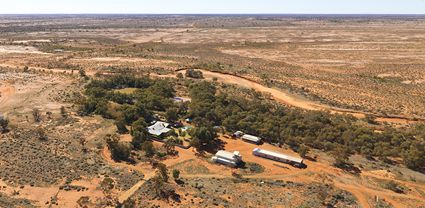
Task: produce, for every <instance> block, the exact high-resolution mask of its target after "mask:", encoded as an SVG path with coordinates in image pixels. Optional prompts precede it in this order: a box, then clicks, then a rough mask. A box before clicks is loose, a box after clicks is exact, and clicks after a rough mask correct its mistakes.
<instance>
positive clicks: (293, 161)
mask: <svg viewBox="0 0 425 208" xmlns="http://www.w3.org/2000/svg"><path fill="white" fill-rule="evenodd" d="M252 154H253V155H255V156H258V157H263V158H267V159H270V160H274V161H278V162H283V163H287V164H290V165H293V166H297V167H302V166H303V165H304V163H303V159H302V158H298V157H293V156H289V155H285V154H282V153H278V152H273V151H270V150H263V149H260V148H255V149H254V150H253V151H252Z"/></svg>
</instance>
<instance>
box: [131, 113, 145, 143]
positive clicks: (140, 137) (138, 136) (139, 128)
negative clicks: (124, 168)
mask: <svg viewBox="0 0 425 208" xmlns="http://www.w3.org/2000/svg"><path fill="white" fill-rule="evenodd" d="M131 136H133V138H132V140H131V144H132V145H133V147H134V148H135V149H140V148H141V147H142V144H143V143H144V142H145V141H148V140H149V132H148V130H147V124H146V122H145V119H144V118H141V119H139V120H137V121H135V122H134V123H133V125H132V127H131Z"/></svg>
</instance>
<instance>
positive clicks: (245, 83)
mask: <svg viewBox="0 0 425 208" xmlns="http://www.w3.org/2000/svg"><path fill="white" fill-rule="evenodd" d="M184 71H185V69H182V70H179V72H184ZM201 71H202V73H203V74H204V77H205V78H206V79H208V80H212V79H213V78H216V79H217V81H219V82H223V83H226V84H234V85H238V86H241V87H245V88H250V89H254V90H256V91H259V92H263V93H267V94H270V95H271V96H272V97H273V98H274V99H275V100H276V101H278V102H280V103H283V104H286V105H290V106H294V107H297V108H301V109H305V110H315V111H329V112H331V113H338V114H349V115H352V116H354V117H356V118H365V117H366V115H370V113H366V112H361V111H355V110H350V109H342V108H337V107H332V106H329V105H324V104H319V103H316V102H313V101H310V100H307V99H304V98H300V97H297V96H296V95H293V94H291V93H289V92H285V91H283V90H281V89H275V88H270V87H267V86H264V85H262V84H259V83H257V82H255V81H252V80H249V79H247V78H243V77H239V76H236V75H231V74H225V73H219V72H211V71H207V70H201ZM376 121H378V122H388V123H395V124H409V123H414V122H415V121H413V120H412V119H410V118H405V117H402V116H400V117H397V118H392V117H379V116H378V117H376Z"/></svg>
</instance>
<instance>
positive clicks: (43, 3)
mask: <svg viewBox="0 0 425 208" xmlns="http://www.w3.org/2000/svg"><path fill="white" fill-rule="evenodd" d="M79 13H90V14H93V13H120V14H123V13H139V14H213V13H214V14H241V13H246V14H258V13H261V14H266V13H272V14H425V0H0V14H79Z"/></svg>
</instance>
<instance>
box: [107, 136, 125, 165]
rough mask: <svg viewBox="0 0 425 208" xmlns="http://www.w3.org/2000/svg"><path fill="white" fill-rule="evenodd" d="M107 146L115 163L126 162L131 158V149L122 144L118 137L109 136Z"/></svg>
mask: <svg viewBox="0 0 425 208" xmlns="http://www.w3.org/2000/svg"><path fill="white" fill-rule="evenodd" d="M106 144H107V145H108V148H109V150H110V151H111V155H112V159H114V160H115V161H126V160H128V159H129V158H130V154H131V148H130V146H129V145H128V144H125V143H123V142H120V141H119V139H118V138H117V137H116V136H111V135H107V136H106Z"/></svg>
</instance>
